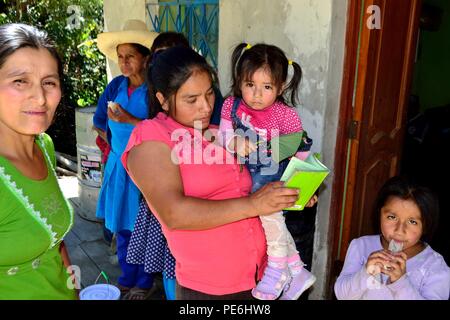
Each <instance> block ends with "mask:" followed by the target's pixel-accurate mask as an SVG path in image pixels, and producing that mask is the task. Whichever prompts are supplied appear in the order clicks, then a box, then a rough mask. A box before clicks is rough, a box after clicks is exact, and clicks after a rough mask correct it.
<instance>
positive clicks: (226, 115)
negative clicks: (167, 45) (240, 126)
mask: <svg viewBox="0 0 450 320" xmlns="http://www.w3.org/2000/svg"><path fill="white" fill-rule="evenodd" d="M233 102H234V97H228V98H226V99H225V101H224V102H223V105H222V112H221V115H220V118H221V119H226V120H229V121H231V109H232V108H233Z"/></svg>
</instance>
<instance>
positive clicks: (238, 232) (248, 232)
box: [122, 113, 266, 295]
mask: <svg viewBox="0 0 450 320" xmlns="http://www.w3.org/2000/svg"><path fill="white" fill-rule="evenodd" d="M216 130H217V129H216ZM193 135H194V130H193V129H192V128H187V127H184V126H183V125H181V124H179V123H178V122H176V121H174V120H173V119H172V118H170V117H167V116H166V115H164V114H163V113H159V114H158V115H157V117H156V118H154V119H153V120H145V121H142V122H140V123H139V124H138V125H137V126H136V128H135V129H134V130H133V133H132V134H131V137H130V140H129V141H128V145H127V147H126V149H125V152H124V153H123V156H122V162H123V165H124V167H125V168H126V169H127V156H128V152H129V151H130V149H132V148H133V147H134V146H137V145H140V144H141V143H142V142H144V141H160V142H162V143H164V144H166V145H168V146H169V147H170V148H171V149H172V151H175V152H174V153H175V154H176V155H177V156H176V158H177V159H178V161H180V164H179V168H180V174H181V179H182V182H183V186H184V192H185V195H186V196H191V197H197V198H201V199H209V200H222V199H231V198H239V197H243V196H247V195H248V194H249V193H250V189H251V177H250V174H249V172H248V171H247V170H246V169H245V168H243V171H242V172H241V170H240V169H241V167H240V165H239V164H237V162H236V160H235V158H234V157H233V156H230V155H229V154H228V153H227V152H226V151H225V149H223V148H222V147H220V146H217V145H214V144H212V143H209V142H208V141H206V140H205V139H202V138H201V136H200V137H198V136H197V137H195V138H193V139H192V136H193ZM186 144H187V145H191V146H195V145H197V146H199V145H200V144H201V151H202V152H201V154H202V157H204V158H203V159H200V161H199V159H198V158H197V159H194V158H195V155H193V153H194V150H195V148H194V147H192V148H191V149H192V150H191V152H190V153H191V154H187V153H189V152H185V153H184V154H183V151H180V150H179V149H178V148H180V145H186ZM177 150H178V151H177ZM183 150H188V151H189V148H185V149H183ZM191 155H192V157H190V156H191ZM186 159H190V160H191V162H194V163H191V164H189V163H188V161H186ZM214 159H216V160H220V159H221V160H220V161H221V162H222V163H223V164H217V163H216V162H219V161H216V162H215V161H214ZM149 207H150V209H151V211H152V212H153V213H154V214H155V216H156V217H157V218H158V220H159V221H160V222H162V221H161V220H160V219H159V217H158V212H156V211H155V210H154V208H153V207H152V206H151V205H150V204H149ZM161 225H162V230H163V233H164V235H165V236H166V238H167V242H168V245H169V248H170V251H171V252H172V254H173V256H174V257H175V260H176V269H175V270H176V277H177V281H178V282H179V283H180V285H182V286H184V287H186V288H190V289H193V290H196V291H200V292H204V293H207V294H212V295H224V294H231V293H236V292H240V291H246V290H250V289H252V288H253V287H254V286H255V284H256V283H255V277H256V278H257V279H260V278H261V276H262V272H263V271H264V267H265V264H266V241H265V237H264V232H263V229H262V226H261V223H260V219H259V218H257V217H256V218H252V219H245V220H240V221H237V222H234V223H230V224H227V225H223V226H220V227H216V228H213V229H209V230H202V231H181V230H169V229H168V228H167V227H166V226H165V225H164V224H163V223H161Z"/></svg>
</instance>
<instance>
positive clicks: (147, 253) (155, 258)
mask: <svg viewBox="0 0 450 320" xmlns="http://www.w3.org/2000/svg"><path fill="white" fill-rule="evenodd" d="M127 262H128V263H132V264H144V271H145V272H148V273H154V272H163V274H164V277H165V278H167V279H175V258H174V257H173V256H172V254H171V253H170V250H169V247H168V246H167V240H166V238H165V237H164V235H163V233H162V230H161V225H160V223H159V221H158V220H157V219H156V217H155V216H154V215H153V213H152V212H151V211H150V209H149V207H148V206H147V203H146V201H145V199H144V198H142V199H141V201H140V203H139V213H138V215H137V217H136V223H135V225H134V230H133V233H132V234H131V239H130V244H129V245H128V254H127Z"/></svg>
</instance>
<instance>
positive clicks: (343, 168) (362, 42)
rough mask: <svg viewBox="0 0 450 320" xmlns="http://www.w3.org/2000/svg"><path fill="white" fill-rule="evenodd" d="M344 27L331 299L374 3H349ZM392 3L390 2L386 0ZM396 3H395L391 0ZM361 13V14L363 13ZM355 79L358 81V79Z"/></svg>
mask: <svg viewBox="0 0 450 320" xmlns="http://www.w3.org/2000/svg"><path fill="white" fill-rule="evenodd" d="M348 1H349V2H348V10H347V27H346V39H345V56H344V71H343V79H342V89H341V98H340V107H339V108H340V109H339V118H338V121H339V124H340V126H339V130H338V132H337V137H336V149H335V160H334V168H335V170H334V179H333V187H332V190H334V192H333V193H332V195H331V204H330V230H329V231H330V235H331V236H330V239H331V244H330V247H331V256H330V257H329V261H330V262H331V263H330V267H331V268H330V274H329V277H328V280H327V281H328V283H327V286H326V288H327V292H326V296H327V297H329V298H331V297H332V296H333V292H334V290H333V287H334V281H335V279H336V277H337V276H338V275H339V273H340V270H341V268H342V264H343V261H344V259H345V252H346V249H347V245H345V244H346V243H349V240H350V236H351V235H350V234H351V227H352V220H353V218H354V216H352V212H351V208H352V206H353V201H354V191H355V190H354V188H355V182H356V181H357V178H358V177H357V176H356V164H357V158H358V150H359V146H358V139H356V140H355V139H354V138H352V137H358V136H359V133H360V132H359V131H360V125H359V126H353V125H352V121H353V120H357V121H359V123H360V121H361V114H362V112H363V110H362V103H360V102H359V101H362V98H363V96H364V85H365V79H366V77H367V76H368V75H367V74H366V67H367V53H368V45H369V41H370V34H371V32H370V31H367V30H364V28H366V27H365V25H366V20H365V18H366V17H367V16H366V15H367V13H366V12H365V9H366V8H367V7H368V6H369V5H371V4H373V2H374V0H365V1H364V0H348ZM387 1H392V0H387ZM394 1H395V0H394ZM412 1H416V2H417V5H416V7H415V9H414V10H415V11H414V15H415V17H416V18H415V19H413V21H411V23H410V25H409V27H408V28H409V29H408V30H411V31H410V32H409V34H408V47H411V46H413V45H414V46H415V45H416V42H415V41H416V39H417V33H418V30H419V15H420V11H421V10H420V8H421V0H412ZM363 10H364V11H363ZM413 65H414V59H412V58H411V57H410V61H409V62H408V68H409V70H412V69H413ZM358 77H359V78H360V79H359V80H358ZM411 78H412V77H410V78H409V79H408V80H407V86H406V88H402V93H401V94H407V93H408V90H409V89H410V86H411Z"/></svg>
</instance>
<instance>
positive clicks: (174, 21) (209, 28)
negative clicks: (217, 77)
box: [147, 0, 219, 69]
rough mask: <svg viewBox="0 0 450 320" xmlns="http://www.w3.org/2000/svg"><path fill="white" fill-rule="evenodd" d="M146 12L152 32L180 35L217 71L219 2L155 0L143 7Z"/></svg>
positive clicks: (211, 0)
mask: <svg viewBox="0 0 450 320" xmlns="http://www.w3.org/2000/svg"><path fill="white" fill-rule="evenodd" d="M147 11H148V15H149V17H150V20H151V23H152V26H153V30H154V31H156V32H164V31H176V32H181V33H183V34H184V35H185V36H186V38H187V39H188V40H189V43H190V45H191V46H192V47H193V48H195V49H196V50H197V51H198V52H199V53H200V54H202V55H203V56H204V57H205V58H206V59H207V61H208V62H209V63H210V64H211V65H212V66H214V68H216V69H217V56H218V55H217V51H218V39H219V0H168V1H164V0H159V2H158V3H155V4H153V3H147Z"/></svg>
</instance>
